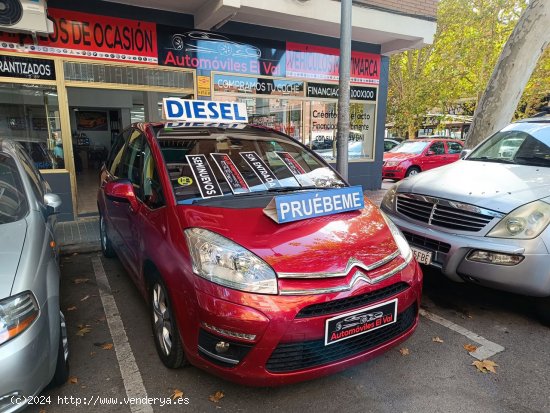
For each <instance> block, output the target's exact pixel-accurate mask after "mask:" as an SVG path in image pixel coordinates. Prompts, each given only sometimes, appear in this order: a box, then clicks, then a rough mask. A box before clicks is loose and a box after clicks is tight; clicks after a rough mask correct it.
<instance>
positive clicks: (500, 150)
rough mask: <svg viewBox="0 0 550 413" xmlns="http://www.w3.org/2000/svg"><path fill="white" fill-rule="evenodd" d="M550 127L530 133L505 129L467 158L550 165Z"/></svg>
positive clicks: (471, 159)
mask: <svg viewBox="0 0 550 413" xmlns="http://www.w3.org/2000/svg"><path fill="white" fill-rule="evenodd" d="M549 145H550V128H542V129H538V130H535V133H534V134H530V133H528V132H525V131H520V130H503V131H501V132H497V133H496V134H495V135H493V136H491V137H490V138H489V139H487V140H486V141H485V142H483V143H482V144H481V145H480V146H479V147H478V148H477V149H475V150H474V151H473V152H472V153H471V154H470V155H469V156H468V157H467V159H468V160H469V161H485V162H497V163H507V164H518V165H530V166H543V167H550V147H549Z"/></svg>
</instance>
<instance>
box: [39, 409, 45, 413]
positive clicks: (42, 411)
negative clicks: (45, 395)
mask: <svg viewBox="0 0 550 413" xmlns="http://www.w3.org/2000/svg"><path fill="white" fill-rule="evenodd" d="M38 413H46V409H40V411H39V412H38Z"/></svg>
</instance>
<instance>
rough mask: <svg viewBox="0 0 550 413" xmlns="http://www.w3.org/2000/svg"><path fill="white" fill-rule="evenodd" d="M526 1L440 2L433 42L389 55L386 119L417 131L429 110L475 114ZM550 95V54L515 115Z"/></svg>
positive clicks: (533, 108) (530, 110)
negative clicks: (417, 48)
mask: <svg viewBox="0 0 550 413" xmlns="http://www.w3.org/2000/svg"><path fill="white" fill-rule="evenodd" d="M525 7H526V1H525V0H441V1H440V2H439V6H438V13H437V31H436V35H435V38H434V43H433V45H431V46H428V47H425V48H423V49H421V50H415V51H406V52H403V53H400V54H397V55H394V56H392V57H391V60H390V82H389V96H388V120H389V121H390V122H392V123H393V124H394V125H395V128H396V129H397V130H398V131H399V132H400V133H402V134H404V133H407V134H408V135H409V136H411V134H412V135H414V132H415V131H416V130H418V128H419V126H420V125H421V124H422V122H423V119H424V116H425V115H426V114H427V113H429V112H431V111H437V112H439V113H452V112H456V110H457V109H456V108H457V106H460V107H461V110H463V111H464V112H465V113H467V114H472V113H473V109H474V108H475V105H476V104H477V102H478V101H479V99H480V97H481V95H482V93H483V91H484V90H485V87H486V86H487V83H488V81H489V78H490V76H491V73H492V71H493V68H494V66H495V64H496V61H497V60H498V57H499V55H500V52H501V50H502V48H503V46H504V44H505V43H506V40H507V39H508V37H509V36H510V34H511V32H512V30H513V29H514V27H515V25H516V23H517V21H518V19H519V16H520V15H521V13H522V11H523V10H524V9H525ZM549 93H550V52H549V51H548V50H547V51H546V53H545V54H544V56H543V57H542V58H541V59H540V61H539V64H538V66H537V69H536V70H535V72H534V73H533V76H532V78H531V80H530V81H529V83H528V85H527V87H526V89H525V93H524V96H523V97H522V100H521V102H520V105H519V106H518V113H517V116H518V117H521V116H524V114H531V113H533V112H536V110H537V108H538V106H540V104H541V102H543V100H544V97H545V96H548V94H549Z"/></svg>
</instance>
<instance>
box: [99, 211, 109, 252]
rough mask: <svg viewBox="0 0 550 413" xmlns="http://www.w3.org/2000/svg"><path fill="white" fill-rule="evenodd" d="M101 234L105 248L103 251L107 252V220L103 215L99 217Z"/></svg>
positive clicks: (102, 245) (102, 244)
mask: <svg viewBox="0 0 550 413" xmlns="http://www.w3.org/2000/svg"><path fill="white" fill-rule="evenodd" d="M99 232H100V234H99V237H100V239H101V247H102V248H103V251H105V250H106V249H107V232H106V231H105V220H104V219H103V215H100V216H99Z"/></svg>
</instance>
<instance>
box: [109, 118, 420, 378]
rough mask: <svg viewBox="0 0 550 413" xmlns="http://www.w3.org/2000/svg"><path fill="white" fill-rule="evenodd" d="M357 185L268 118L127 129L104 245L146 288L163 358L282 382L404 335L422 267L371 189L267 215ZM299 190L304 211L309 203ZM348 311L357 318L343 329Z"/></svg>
mask: <svg viewBox="0 0 550 413" xmlns="http://www.w3.org/2000/svg"><path fill="white" fill-rule="evenodd" d="M334 188H336V189H334ZM352 188H353V187H349V186H348V184H347V183H346V182H345V181H344V180H343V179H342V178H341V177H340V176H339V175H338V174H337V173H336V172H335V171H334V170H333V169H332V168H331V167H330V166H329V165H328V164H327V163H325V162H324V161H323V160H322V159H321V158H320V157H318V156H317V155H316V154H315V153H314V152H312V151H310V150H309V149H308V148H307V147H305V146H303V145H302V144H300V143H298V142H297V141H296V140H294V139H292V138H291V137H290V136H287V135H284V134H282V133H279V132H276V131H272V130H268V129H265V128H260V127H253V126H249V125H246V126H244V127H242V128H235V129H231V128H225V127H182V128H178V127H172V126H169V125H168V124H164V123H154V124H150V123H140V124H136V125H133V126H132V127H130V128H128V129H127V130H125V131H124V132H123V133H122V134H121V135H120V136H119V137H118V140H117V141H116V142H115V144H114V146H113V148H112V150H111V153H110V156H109V159H108V161H107V163H106V165H105V166H104V167H103V169H102V173H101V186H100V188H99V191H98V207H99V212H100V231H101V245H102V249H103V253H104V255H105V256H107V257H112V256H114V255H115V254H116V255H117V256H118V257H119V259H120V260H121V262H122V263H123V265H124V267H125V268H126V269H127V271H128V273H129V274H130V276H131V278H132V279H133V281H134V282H135V284H136V285H137V287H138V289H139V290H140V292H141V293H142V294H143V296H144V297H145V298H146V300H147V303H148V306H149V312H150V315H151V324H152V330H153V337H154V341H155V345H156V348H157V352H158V354H159V357H160V359H161V360H162V362H163V363H164V364H165V365H166V366H167V367H169V368H176V367H180V366H182V365H184V364H192V365H194V366H197V367H199V368H202V369H204V370H208V371H209V372H212V373H214V374H216V375H219V376H221V377H224V378H226V379H229V380H233V381H236V382H239V383H242V384H246V385H251V386H274V385H281V384H287V383H292V382H298V381H302V380H306V379H312V378H316V377H319V376H323V375H327V374H330V373H334V372H336V371H339V370H342V369H345V368H348V367H350V366H353V365H355V364H357V363H360V362H363V361H365V360H368V359H370V358H372V357H374V356H377V355H379V354H381V353H383V352H384V351H387V350H388V349H390V348H392V347H393V346H396V345H398V344H399V343H401V342H402V341H404V340H405V339H407V338H408V337H409V336H410V335H411V334H412V333H413V331H414V330H415V328H416V326H417V322H418V309H419V304H420V296H421V282H422V273H421V270H420V268H419V266H418V264H417V262H416V261H415V260H414V258H413V257H412V252H411V250H410V248H409V246H408V244H407V242H406V240H405V239H404V238H403V236H402V234H401V233H400V232H399V230H398V229H397V228H396V227H395V225H394V224H393V223H391V221H389V220H388V219H387V218H386V217H385V216H384V215H383V213H382V212H381V211H380V210H379V209H378V208H377V207H376V206H375V205H374V204H372V203H371V202H370V201H369V200H368V199H366V198H365V199H364V200H363V197H362V192H359V193H360V194H361V201H362V202H364V208H362V209H358V210H353V211H348V212H340V213H337V214H331V215H325V216H317V217H312V218H308V219H300V220H298V221H294V222H288V223H278V222H277V221H276V220H274V219H273V218H272V217H270V216H269V214H268V212H269V206H270V205H271V204H272V203H273V202H278V200H281V199H283V201H284V199H285V197H288V196H291V195H292V196H303V197H310V199H311V197H314V198H316V197H323V194H325V193H332V192H329V191H336V192H338V191H339V190H349V189H352ZM360 191H361V190H360ZM331 196H332V195H331ZM334 196H336V195H334ZM324 199H325V200H326V199H327V198H326V197H325V198H324ZM334 199H336V198H334ZM294 202H297V203H296V204H292V203H291V205H294V206H293V207H292V208H294V207H296V208H295V209H296V210H295V211H293V213H294V212H297V211H298V212H299V211H300V208H302V206H303V205H305V204H303V203H300V202H299V201H294ZM327 202H329V201H327ZM281 205H282V204H281ZM301 205H302V206H301ZM311 205H313V207H314V209H317V207H320V205H321V202H316V201H315V200H313V203H312V204H310V206H311ZM337 205H338V203H337V202H336V201H335V203H334V209H335V210H337V209H338V208H337ZM306 207H307V205H306ZM306 207H304V211H305V210H306ZM331 208H332V207H331ZM281 209H284V208H283V207H281ZM279 212H281V211H279ZM283 212H284V211H282V212H281V213H283ZM304 213H305V212H304ZM378 313H382V314H378ZM372 314H376V315H377V317H374V316H373V315H372ZM350 316H355V317H354V318H356V319H359V320H360V321H358V322H357V323H355V324H353V325H350V326H349V328H346V327H344V328H342V324H341V323H340V330H339V331H337V324H338V323H339V322H341V321H343V320H344V321H345V320H346V319H348V317H350ZM361 321H362V322H361Z"/></svg>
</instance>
